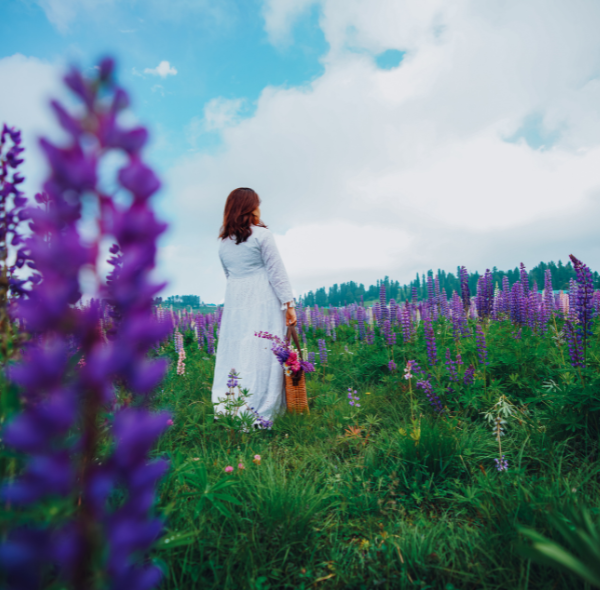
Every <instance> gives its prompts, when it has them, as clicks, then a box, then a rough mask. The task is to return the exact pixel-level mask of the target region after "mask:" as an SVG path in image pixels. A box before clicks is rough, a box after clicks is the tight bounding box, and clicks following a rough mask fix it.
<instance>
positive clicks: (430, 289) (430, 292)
mask: <svg viewBox="0 0 600 590" xmlns="http://www.w3.org/2000/svg"><path fill="white" fill-rule="evenodd" d="M435 300H436V299H435V288H434V286H433V272H432V271H429V272H428V273H427V301H429V302H430V303H435Z"/></svg>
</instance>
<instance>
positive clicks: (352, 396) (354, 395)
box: [348, 387, 360, 408]
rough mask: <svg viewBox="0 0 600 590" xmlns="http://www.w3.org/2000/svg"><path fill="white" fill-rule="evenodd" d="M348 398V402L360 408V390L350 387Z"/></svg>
mask: <svg viewBox="0 0 600 590" xmlns="http://www.w3.org/2000/svg"><path fill="white" fill-rule="evenodd" d="M348 400H349V401H348V404H350V405H351V406H354V407H356V408H360V404H359V403H358V402H359V401H360V398H359V397H358V391H356V389H355V390H352V387H348Z"/></svg>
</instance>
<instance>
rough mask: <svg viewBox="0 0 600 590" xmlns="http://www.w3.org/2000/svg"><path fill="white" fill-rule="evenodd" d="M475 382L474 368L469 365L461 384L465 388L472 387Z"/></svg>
mask: <svg viewBox="0 0 600 590" xmlns="http://www.w3.org/2000/svg"><path fill="white" fill-rule="evenodd" d="M474 381H475V367H474V366H473V365H469V366H468V367H467V370H466V371H465V376H464V377H463V383H464V384H465V385H466V386H469V385H473V382H474Z"/></svg>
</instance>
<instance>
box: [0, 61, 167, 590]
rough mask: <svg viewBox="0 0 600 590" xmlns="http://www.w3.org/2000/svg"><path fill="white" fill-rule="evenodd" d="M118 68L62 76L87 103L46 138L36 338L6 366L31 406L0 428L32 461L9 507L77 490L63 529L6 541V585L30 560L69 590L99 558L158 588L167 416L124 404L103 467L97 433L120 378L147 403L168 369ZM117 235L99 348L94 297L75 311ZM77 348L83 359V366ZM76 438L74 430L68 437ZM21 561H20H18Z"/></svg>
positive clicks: (110, 578)
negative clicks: (89, 209) (159, 488)
mask: <svg viewBox="0 0 600 590" xmlns="http://www.w3.org/2000/svg"><path fill="white" fill-rule="evenodd" d="M112 68H113V64H112V61H111V60H105V61H103V62H102V63H101V64H100V68H99V70H98V77H97V78H96V79H95V80H92V81H87V80H85V79H84V78H83V76H82V75H81V73H80V72H79V71H78V70H76V69H73V70H71V72H70V73H69V74H68V75H67V76H66V78H65V82H66V84H67V85H68V86H69V87H70V88H71V89H72V90H73V91H74V92H75V94H76V95H78V96H79V97H80V99H82V101H83V103H84V108H83V109H82V112H81V114H80V115H78V116H74V115H72V114H70V113H68V112H67V111H66V109H64V108H63V107H62V106H61V105H60V104H58V103H56V102H54V103H52V106H53V108H54V111H55V112H56V114H57V116H58V119H59V122H60V123H61V125H62V126H63V127H64V128H65V130H66V132H67V133H68V134H69V135H70V136H71V137H70V142H69V144H68V146H67V147H64V148H63V147H58V146H55V145H53V144H51V143H50V142H49V141H47V140H42V141H41V145H42V148H43V150H44V152H45V153H46V157H47V158H48V160H49V163H50V167H51V175H50V178H49V179H48V180H47V181H46V183H45V184H44V191H45V193H46V195H47V197H48V201H49V204H50V206H49V207H46V208H44V209H33V210H31V218H32V220H33V225H32V230H33V234H32V236H31V237H30V238H28V239H27V240H26V246H27V247H28V248H29V251H30V252H31V259H32V261H33V264H34V265H35V268H36V270H37V271H38V272H39V273H40V275H41V276H42V280H41V281H40V282H38V283H37V284H36V285H35V286H34V287H33V288H32V289H31V291H30V292H29V293H28V297H27V298H26V299H23V300H22V301H20V302H19V304H18V308H17V313H18V317H19V318H20V319H21V321H23V322H25V324H26V326H27V330H28V332H29V333H31V334H32V335H33V338H32V339H31V340H30V342H29V343H28V346H27V347H26V349H25V351H24V354H23V359H22V361H21V362H19V364H17V365H16V366H15V367H14V369H13V370H12V371H11V378H12V380H13V381H14V383H15V384H16V385H18V386H19V387H20V388H21V395H22V397H23V399H24V400H26V404H25V406H24V408H23V410H22V412H21V413H20V414H18V415H17V416H16V417H15V418H14V419H13V420H12V421H11V422H10V423H9V424H8V425H7V426H6V428H5V430H4V434H3V442H4V443H5V444H6V445H8V446H9V447H12V448H13V449H14V450H16V451H18V452H21V453H24V454H25V455H26V460H25V468H24V470H23V473H22V474H20V475H19V476H18V477H17V478H16V479H15V481H13V482H11V483H8V484H6V485H5V487H4V488H3V497H4V499H5V501H10V502H11V503H12V504H14V505H20V506H27V505H30V504H32V503H34V502H37V501H38V500H42V499H46V498H47V497H48V496H50V495H53V494H56V495H60V496H70V497H71V500H72V506H73V507H74V514H73V516H72V517H71V516H64V517H62V516H61V517H57V519H59V518H61V519H62V520H61V522H59V523H57V524H56V526H55V525H54V521H52V522H51V523H50V524H49V525H45V526H44V527H43V528H41V527H39V525H38V524H37V523H32V524H31V526H29V527H28V528H27V529H20V530H15V531H13V532H11V533H9V535H8V537H7V538H6V541H5V542H4V544H3V545H2V548H1V549H0V563H1V565H2V567H3V569H4V571H5V572H6V574H7V576H8V577H9V578H10V577H11V576H13V575H19V570H21V572H20V573H21V574H22V573H23V572H22V568H23V566H24V564H25V563H26V566H27V569H28V570H29V571H30V572H42V571H44V570H45V568H46V564H48V563H49V562H52V563H54V564H56V566H57V568H58V572H59V575H60V576H62V579H63V581H64V583H69V584H70V585H72V586H73V587H75V588H87V587H89V586H88V582H89V580H90V579H92V577H93V578H95V577H96V575H97V574H96V572H94V571H93V569H94V568H95V567H96V565H95V564H98V567H101V568H102V575H103V580H104V582H105V583H106V585H107V586H110V587H113V588H119V587H126V586H127V587H129V588H132V589H134V588H141V587H144V588H152V587H154V586H156V585H157V584H158V583H159V581H160V578H161V572H160V570H159V569H158V568H157V567H156V566H154V565H149V563H148V562H147V560H146V559H145V556H146V555H147V553H148V552H149V550H150V549H151V547H152V545H153V543H154V542H155V540H156V539H157V538H158V536H159V535H160V534H161V532H162V529H163V523H162V521H161V520H160V519H157V518H154V517H153V515H152V507H153V504H154V501H155V498H156V492H155V488H156V484H157V482H158V480H159V479H160V477H161V476H162V475H163V473H164V472H165V470H166V468H167V465H168V464H167V462H166V461H164V460H155V461H151V460H150V452H151V449H152V447H153V445H154V442H155V441H156V439H157V438H158V437H159V436H160V434H161V433H162V432H163V431H164V430H165V429H166V428H167V427H168V425H169V416H168V414H166V413H159V414H153V413H151V412H150V411H148V410H147V409H146V408H144V407H143V405H140V406H139V407H132V408H125V409H120V410H117V411H116V412H115V413H114V418H113V420H112V423H109V427H110V428H109V431H110V433H111V434H112V437H113V439H114V442H115V446H114V450H113V451H112V454H109V455H108V456H107V457H106V458H105V459H104V460H103V462H102V464H99V463H98V462H97V457H98V453H99V450H100V443H101V440H100V436H101V433H100V431H99V429H98V423H97V419H96V418H97V416H98V414H99V412H100V411H101V410H102V408H103V407H110V406H111V404H112V403H113V400H114V389H113V380H115V379H118V380H119V381H120V382H121V383H124V384H126V385H127V387H128V389H129V390H130V391H131V392H132V394H133V395H134V396H136V397H138V398H144V397H145V396H147V395H148V394H149V393H150V392H151V391H152V390H153V389H154V388H155V386H156V385H157V384H158V383H159V381H160V380H161V379H162V376H163V374H164V370H165V364H164V363H163V362H161V361H158V362H153V361H150V360H149V359H148V358H147V352H148V351H149V350H150V349H151V348H152V347H153V346H154V345H155V344H156V343H157V342H159V341H160V340H161V339H162V338H164V337H165V336H166V335H167V333H168V332H167V330H168V327H166V326H164V325H161V324H159V323H158V322H157V321H156V320H155V319H154V316H153V314H152V301H153V298H154V296H155V295H156V293H157V292H158V291H159V290H160V289H161V288H162V285H157V284H155V283H154V282H153V281H152V279H151V275H152V272H153V270H154V267H155V257H156V249H157V239H158V237H159V236H160V234H162V233H163V232H164V230H165V229H166V226H165V225H164V224H162V223H160V222H159V221H157V219H156V218H155V216H154V213H153V211H152V209H151V207H150V205H149V202H148V199H149V197H150V196H151V195H152V194H153V193H154V192H156V190H158V188H159V186H160V183H159V181H158V179H157V178H156V176H155V175H154V173H153V172H152V170H150V169H149V168H148V167H146V166H145V165H144V164H143V163H142V160H141V153H140V151H141V148H142V146H143V144H144V143H145V141H146V137H147V133H146V130H145V129H143V128H138V129H132V130H124V129H122V128H121V127H120V123H119V122H118V121H117V115H118V113H119V111H121V110H122V109H123V108H125V107H126V106H127V96H126V94H125V92H124V91H123V90H121V89H119V88H116V87H115V86H114V82H113V77H112V74H111V72H112ZM111 150H120V152H121V155H122V156H124V157H126V158H127V162H126V163H125V164H124V165H123V167H122V168H121V169H120V170H119V172H118V181H119V184H120V185H121V188H122V189H125V190H126V191H127V192H128V193H129V194H130V195H131V200H130V201H129V203H128V204H127V205H121V204H118V203H117V202H115V201H114V200H113V199H112V197H110V196H108V195H107V194H106V193H104V192H103V191H101V190H100V189H99V187H98V186H97V177H98V173H97V171H98V167H99V163H100V161H101V159H102V157H103V156H104V154H105V153H107V152H109V151H111ZM84 194H85V195H86V196H87V197H92V196H93V197H95V198H96V199H97V203H98V210H99V215H100V219H99V223H98V227H99V232H98V235H97V237H96V238H95V242H94V243H92V244H90V243H89V239H88V238H86V239H84V238H83V237H82V236H81V234H80V232H79V228H78V224H79V221H80V219H81V208H82V197H83V195H84ZM109 237H110V238H111V239H113V240H114V241H115V242H116V243H117V245H118V249H119V253H120V260H119V262H118V270H117V269H116V267H115V269H116V270H117V272H114V273H112V280H111V283H110V284H106V285H105V286H104V287H102V289H101V291H100V295H101V296H102V298H103V299H107V300H108V301H110V305H111V307H112V308H113V310H114V311H115V316H114V317H115V318H117V319H118V321H116V323H115V329H114V332H113V334H112V336H111V338H110V339H108V340H105V339H104V338H103V337H102V334H101V331H100V330H99V329H98V326H99V320H100V309H99V306H98V304H97V302H93V301H92V303H90V305H89V306H87V307H85V308H83V309H80V310H76V309H74V307H73V304H75V303H76V302H78V301H79V300H80V298H81V291H80V284H79V275H80V272H81V270H82V268H83V267H85V266H88V267H91V268H92V269H94V270H96V269H97V268H98V266H99V261H98V260H97V251H98V248H99V244H100V243H101V242H102V241H104V240H106V239H108V238H109ZM71 342H75V343H76V345H77V347H78V348H79V351H80V352H79V354H82V355H83V357H84V358H85V364H81V363H80V364H79V366H78V367H76V368H74V367H73V366H72V364H73V363H72V360H73V355H72V353H71V352H70V346H69V345H70V343H71ZM75 428H77V429H78V430H77V431H75V430H74V429H75ZM74 432H80V436H79V437H77V438H74V437H72V436H71V433H74ZM115 489H119V490H120V494H119V496H121V497H124V498H125V499H124V500H123V501H122V502H121V503H120V505H118V504H117V505H115V499H114V498H110V501H109V495H112V491H113V490H115ZM121 492H123V493H122V494H121ZM76 500H78V501H77V502H76ZM16 555H19V556H21V557H22V558H23V559H24V560H25V561H24V562H19V560H15V556H16ZM34 575H35V573H34ZM33 583H34V584H35V581H34V582H33ZM15 587H17V586H15ZM19 587H24V586H19ZM27 587H29V586H27Z"/></svg>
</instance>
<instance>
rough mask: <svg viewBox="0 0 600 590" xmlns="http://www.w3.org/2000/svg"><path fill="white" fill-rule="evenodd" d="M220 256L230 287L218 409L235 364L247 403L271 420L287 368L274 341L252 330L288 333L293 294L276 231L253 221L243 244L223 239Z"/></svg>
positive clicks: (216, 389) (215, 392) (280, 405)
mask: <svg viewBox="0 0 600 590" xmlns="http://www.w3.org/2000/svg"><path fill="white" fill-rule="evenodd" d="M219 258H220V259H221V264H222V265H223V270H224V271H225V276H226V277H227V288H226V290H225V305H224V308H223V317H222V318H221V327H220V328H219V340H218V344H217V359H216V365H215V376H214V381H213V387H212V402H213V404H217V405H216V406H215V415H216V414H218V413H222V412H223V411H224V407H223V403H222V400H224V399H226V394H227V381H228V375H229V372H230V371H231V369H235V370H236V372H237V373H239V375H240V386H241V387H242V388H244V389H248V391H249V392H250V396H249V397H248V401H247V405H248V406H250V407H252V408H254V410H255V411H256V412H258V414H260V416H262V417H263V418H265V419H267V420H273V419H274V418H275V417H276V416H277V415H278V414H279V413H281V412H282V411H283V409H284V407H285V402H284V395H283V368H282V367H281V365H280V364H279V361H278V360H277V358H276V357H275V355H274V354H273V352H272V351H271V341H270V340H266V339H264V338H258V337H257V336H255V335H254V334H255V333H256V332H261V331H262V332H269V333H270V334H274V335H275V336H279V337H280V338H283V337H284V336H285V311H284V310H285V308H286V305H285V304H286V303H288V302H289V301H293V299H294V295H293V293H292V287H291V285H290V281H289V279H288V275H287V273H286V271H285V267H284V266H283V262H282V260H281V257H280V255H279V251H278V249H277V245H276V244H275V239H274V237H273V234H272V233H271V232H270V231H269V230H268V229H266V228H263V227H257V226H253V227H252V235H251V236H250V237H249V238H248V239H247V240H246V241H245V242H242V243H241V244H236V243H235V238H233V239H232V238H226V239H224V240H221V244H220V246H219ZM236 397H237V396H236ZM242 411H244V409H242Z"/></svg>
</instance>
